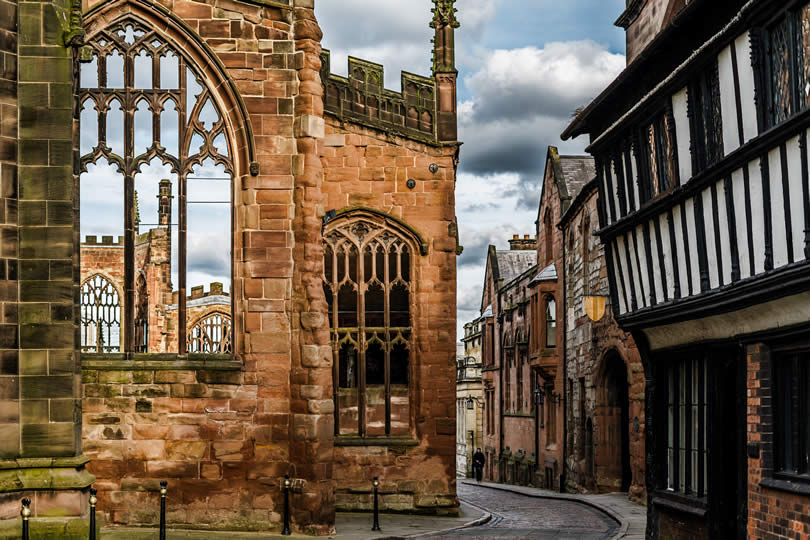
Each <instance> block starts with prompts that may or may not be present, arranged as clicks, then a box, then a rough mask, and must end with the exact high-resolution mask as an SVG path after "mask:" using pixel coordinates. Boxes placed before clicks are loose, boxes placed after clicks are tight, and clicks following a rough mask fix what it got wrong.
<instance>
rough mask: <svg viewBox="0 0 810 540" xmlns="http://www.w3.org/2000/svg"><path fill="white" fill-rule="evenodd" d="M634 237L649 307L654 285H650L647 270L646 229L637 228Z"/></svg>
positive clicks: (645, 303)
mask: <svg viewBox="0 0 810 540" xmlns="http://www.w3.org/2000/svg"><path fill="white" fill-rule="evenodd" d="M633 236H634V237H635V243H636V249H638V260H639V264H640V265H641V266H640V268H639V269H638V271H639V272H640V274H641V283H642V285H643V286H644V292H645V294H644V305H645V306H649V305H650V287H651V286H652V283H650V273H649V269H648V268H647V249H646V247H645V245H644V227H643V226H641V225H639V226H637V227H636V228H635V230H634V231H633Z"/></svg>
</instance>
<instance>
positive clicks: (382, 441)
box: [335, 435, 419, 446]
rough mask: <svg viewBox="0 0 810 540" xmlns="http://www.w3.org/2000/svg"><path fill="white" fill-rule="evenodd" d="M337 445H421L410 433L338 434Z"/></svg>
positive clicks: (336, 437)
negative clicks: (402, 435) (385, 434)
mask: <svg viewBox="0 0 810 540" xmlns="http://www.w3.org/2000/svg"><path fill="white" fill-rule="evenodd" d="M335 446H419V441H417V440H416V439H414V438H413V437H411V436H408V435H406V436H404V437H396V436H394V437H360V436H359V435H337V436H335Z"/></svg>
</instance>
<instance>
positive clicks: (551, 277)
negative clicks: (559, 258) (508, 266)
mask: <svg viewBox="0 0 810 540" xmlns="http://www.w3.org/2000/svg"><path fill="white" fill-rule="evenodd" d="M541 281H557V267H556V266H554V263H551V264H550V265H548V266H546V267H545V268H543V269H542V270H541V271H540V272H538V273H537V275H536V276H534V277H533V278H532V280H531V281H530V282H529V284H532V283H540V282H541Z"/></svg>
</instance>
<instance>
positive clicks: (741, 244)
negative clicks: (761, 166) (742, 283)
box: [731, 169, 751, 279]
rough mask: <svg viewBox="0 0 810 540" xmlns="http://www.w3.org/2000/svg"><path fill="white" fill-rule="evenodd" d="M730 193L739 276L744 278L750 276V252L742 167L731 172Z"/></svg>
mask: <svg viewBox="0 0 810 540" xmlns="http://www.w3.org/2000/svg"><path fill="white" fill-rule="evenodd" d="M731 195H732V198H733V199H734V218H735V219H736V223H735V226H736V229H737V253H738V255H739V259H740V278H741V279H745V278H748V277H750V276H751V254H750V253H749V252H748V212H747V211H746V208H745V178H744V177H743V170H742V169H737V170H736V171H734V172H732V173H731Z"/></svg>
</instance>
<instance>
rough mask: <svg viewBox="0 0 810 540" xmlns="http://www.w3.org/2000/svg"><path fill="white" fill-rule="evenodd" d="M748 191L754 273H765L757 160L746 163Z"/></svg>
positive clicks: (760, 177)
mask: <svg viewBox="0 0 810 540" xmlns="http://www.w3.org/2000/svg"><path fill="white" fill-rule="evenodd" d="M748 190H749V191H750V193H751V234H752V236H753V237H754V242H753V243H754V271H755V272H756V273H757V274H761V273H762V272H764V271H765V214H764V210H763V208H764V201H763V200H762V173H761V171H760V169H759V160H758V159H755V160H753V161H750V162H748Z"/></svg>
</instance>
